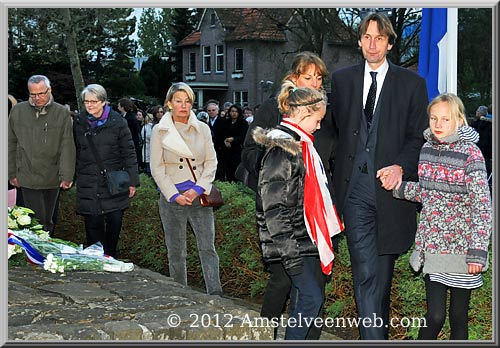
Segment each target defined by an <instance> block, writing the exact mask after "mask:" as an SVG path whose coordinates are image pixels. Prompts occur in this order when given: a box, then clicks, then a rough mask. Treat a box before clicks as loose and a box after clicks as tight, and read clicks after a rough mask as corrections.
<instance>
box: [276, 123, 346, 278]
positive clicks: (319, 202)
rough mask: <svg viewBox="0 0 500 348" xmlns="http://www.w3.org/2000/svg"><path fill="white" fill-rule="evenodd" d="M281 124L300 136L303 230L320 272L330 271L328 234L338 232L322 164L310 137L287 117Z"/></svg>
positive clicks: (331, 250)
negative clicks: (316, 256) (311, 243)
mask: <svg viewBox="0 0 500 348" xmlns="http://www.w3.org/2000/svg"><path fill="white" fill-rule="evenodd" d="M280 124H281V125H282V126H284V127H286V128H289V129H291V130H292V131H294V132H295V133H297V134H298V135H299V136H300V142H301V144H302V158H303V160H304V167H305V169H306V173H305V178H304V220H305V223H306V229H307V233H308V234H309V237H310V238H311V240H312V242H313V243H314V244H315V245H316V247H317V248H318V253H319V259H320V262H321V270H322V272H323V273H324V274H326V275H329V274H331V273H332V268H333V259H334V257H335V255H334V253H333V247H332V239H331V238H332V237H333V236H334V235H336V234H337V233H340V232H342V230H343V229H344V226H343V224H342V222H341V221H340V219H339V217H338V215H337V211H336V209H335V206H334V205H333V202H332V198H331V197H330V192H329V190H328V179H327V177H326V174H325V169H324V168H323V163H322V162H321V158H320V157H319V154H318V152H317V151H316V149H315V148H314V145H313V140H314V137H313V136H312V135H311V134H308V133H306V132H305V131H304V130H302V129H301V128H300V127H299V126H298V125H297V124H295V123H293V122H291V121H290V119H283V120H282V121H281V123H280Z"/></svg>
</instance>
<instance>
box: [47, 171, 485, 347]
mask: <svg viewBox="0 0 500 348" xmlns="http://www.w3.org/2000/svg"><path fill="white" fill-rule="evenodd" d="M217 186H218V187H219V189H220V190H221V192H222V195H223V197H224V199H225V201H226V205H224V206H223V207H221V208H219V209H218V210H216V211H215V217H216V218H215V219H216V221H215V229H216V247H217V251H218V253H219V257H220V268H221V281H222V286H223V289H224V292H225V293H227V294H229V295H231V296H235V297H240V298H245V299H251V300H253V301H257V302H258V301H259V300H260V298H261V296H262V294H263V291H264V288H265V284H266V281H267V273H266V272H265V270H264V267H263V264H262V259H261V254H260V249H259V244H258V237H257V231H256V223H255V200H254V199H255V195H254V193H253V192H252V191H250V190H249V189H247V188H246V187H244V186H242V185H241V184H230V183H217ZM75 191H76V190H75V189H71V190H70V191H67V192H63V193H62V195H61V206H60V213H59V222H58V227H57V230H56V236H57V237H60V238H63V239H66V240H71V241H74V242H75V243H77V244H80V243H82V244H84V245H85V230H84V227H83V220H82V218H81V217H79V216H76V215H75V214H74V205H75ZM158 196H159V193H158V190H157V188H156V185H155V184H154V182H153V180H152V179H151V178H149V177H147V176H145V175H141V186H140V187H139V188H138V189H137V193H136V197H135V198H134V199H132V205H131V208H130V209H128V210H127V212H126V214H125V217H124V225H123V229H122V235H121V240H120V243H119V250H120V254H119V258H120V259H126V260H130V261H133V262H134V263H135V264H137V265H139V266H140V267H143V268H148V269H151V270H154V271H157V272H162V273H167V270H168V267H167V256H166V248H165V245H164V238H163V231H162V227H161V222H160V218H159V213H158V205H157V201H158ZM188 245H189V247H188V250H189V252H188V282H189V284H190V285H192V286H194V287H198V288H203V287H204V285H203V275H202V272H201V267H200V263H199V259H198V253H197V249H196V242H195V239H194V235H193V233H188ZM408 257H409V253H407V254H405V255H403V256H401V257H400V258H399V259H398V261H397V263H396V270H395V275H394V284H393V287H392V300H393V303H392V308H391V310H392V313H391V317H394V318H403V317H405V318H418V317H423V315H424V314H425V286H424V282H423V279H422V275H421V274H414V273H413V272H412V271H411V269H410V267H409V264H408ZM490 263H491V260H490ZM492 296H493V293H492V282H491V265H490V270H488V272H486V274H485V276H484V286H483V287H481V288H480V289H479V290H475V291H473V292H472V299H471V307H470V311H469V313H470V317H471V319H470V321H469V338H470V339H476V340H491V339H492ZM326 312H327V315H328V316H329V317H345V318H353V317H356V316H357V314H356V307H355V303H354V298H353V293H352V282H351V273H350V261H349V253H348V250H347V243H346V241H345V238H343V239H342V241H341V243H340V250H339V253H337V254H336V259H335V267H334V274H333V276H332V280H331V281H330V282H329V283H328V286H327V299H326ZM336 332H337V334H339V335H347V336H345V338H351V339H356V334H357V331H356V330H345V329H342V330H337V331H336ZM417 334H418V329H417V328H403V327H399V328H394V329H391V333H390V335H391V337H390V338H391V339H415V338H416V337H417ZM448 337H449V324H448V322H446V324H445V328H444V329H443V332H442V333H441V336H440V338H442V339H447V338H448Z"/></svg>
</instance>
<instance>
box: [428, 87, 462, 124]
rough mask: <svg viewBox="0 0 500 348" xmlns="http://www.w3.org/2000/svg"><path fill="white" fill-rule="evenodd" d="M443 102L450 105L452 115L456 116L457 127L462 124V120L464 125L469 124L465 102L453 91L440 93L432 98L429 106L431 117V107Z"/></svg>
mask: <svg viewBox="0 0 500 348" xmlns="http://www.w3.org/2000/svg"><path fill="white" fill-rule="evenodd" d="M441 102H445V103H448V105H449V107H450V112H451V117H452V118H454V119H455V121H456V122H457V127H458V125H459V124H460V120H462V121H463V124H464V125H468V123H467V117H466V116H465V107H464V103H462V100H461V99H460V98H459V97H458V96H457V95H456V94H453V93H441V94H440V95H438V96H437V97H435V98H434V99H432V101H431V102H430V103H429V105H428V106H427V115H429V117H430V115H431V108H432V107H433V106H434V105H436V104H437V103H441Z"/></svg>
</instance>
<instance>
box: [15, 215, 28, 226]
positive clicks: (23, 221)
mask: <svg viewBox="0 0 500 348" xmlns="http://www.w3.org/2000/svg"><path fill="white" fill-rule="evenodd" d="M17 223H18V224H19V225H21V226H27V225H29V224H30V223H31V218H30V217H29V216H28V215H21V216H19V217H18V218H17Z"/></svg>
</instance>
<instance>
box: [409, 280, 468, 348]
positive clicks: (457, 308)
mask: <svg viewBox="0 0 500 348" xmlns="http://www.w3.org/2000/svg"><path fill="white" fill-rule="evenodd" d="M424 279H425V294H426V296H427V313H426V314H425V320H426V324H427V327H421V328H420V331H419V332H418V339H419V340H436V339H437V337H438V335H439V332H440V331H441V329H442V328H443V324H444V321H445V319H446V300H447V297H448V296H447V295H448V288H449V289H450V295H451V296H450V308H449V313H450V329H451V335H450V340H467V339H468V338H469V325H468V323H469V301H470V296H471V292H472V291H471V289H461V288H454V287H448V286H446V285H444V284H441V283H438V282H433V281H431V280H430V279H429V275H428V274H427V275H426V276H425V278H424Z"/></svg>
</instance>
